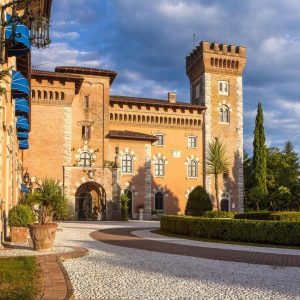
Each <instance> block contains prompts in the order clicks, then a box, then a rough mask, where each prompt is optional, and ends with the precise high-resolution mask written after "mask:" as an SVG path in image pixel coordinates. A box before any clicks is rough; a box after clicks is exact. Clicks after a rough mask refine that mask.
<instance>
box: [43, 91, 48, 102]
mask: <svg viewBox="0 0 300 300" xmlns="http://www.w3.org/2000/svg"><path fill="white" fill-rule="evenodd" d="M44 99H45V100H47V99H48V93H47V91H44Z"/></svg>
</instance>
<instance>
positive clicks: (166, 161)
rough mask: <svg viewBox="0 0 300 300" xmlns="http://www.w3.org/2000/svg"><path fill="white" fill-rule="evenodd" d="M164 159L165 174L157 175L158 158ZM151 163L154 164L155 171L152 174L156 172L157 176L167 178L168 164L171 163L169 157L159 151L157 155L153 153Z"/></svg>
mask: <svg viewBox="0 0 300 300" xmlns="http://www.w3.org/2000/svg"><path fill="white" fill-rule="evenodd" d="M159 159H161V160H163V162H164V175H156V170H155V168H156V161H157V160H159ZM151 163H152V164H153V165H154V172H153V173H152V174H154V177H156V178H166V165H167V164H168V163H169V162H168V160H167V157H166V156H165V155H163V154H162V153H157V154H155V155H153V158H152V161H151Z"/></svg>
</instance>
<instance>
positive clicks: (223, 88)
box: [218, 81, 229, 96]
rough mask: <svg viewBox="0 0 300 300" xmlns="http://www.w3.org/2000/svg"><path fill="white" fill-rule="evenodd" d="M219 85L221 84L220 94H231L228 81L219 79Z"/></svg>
mask: <svg viewBox="0 0 300 300" xmlns="http://www.w3.org/2000/svg"><path fill="white" fill-rule="evenodd" d="M218 85H219V95H223V96H228V95H229V83H228V81H218Z"/></svg>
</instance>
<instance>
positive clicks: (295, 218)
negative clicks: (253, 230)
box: [269, 211, 300, 222]
mask: <svg viewBox="0 0 300 300" xmlns="http://www.w3.org/2000/svg"><path fill="white" fill-rule="evenodd" d="M269 220H274V221H285V222H300V212H293V211H285V212H274V213H272V214H271V215H270V217H269Z"/></svg>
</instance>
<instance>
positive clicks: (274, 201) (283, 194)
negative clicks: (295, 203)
mask: <svg viewBox="0 0 300 300" xmlns="http://www.w3.org/2000/svg"><path fill="white" fill-rule="evenodd" d="M292 200H293V199H292V194H291V192H290V190H289V189H288V188H287V187H285V186H280V187H279V188H278V189H277V190H276V191H275V192H273V193H272V194H271V195H270V204H271V206H272V208H273V210H290V208H291V205H292Z"/></svg>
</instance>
